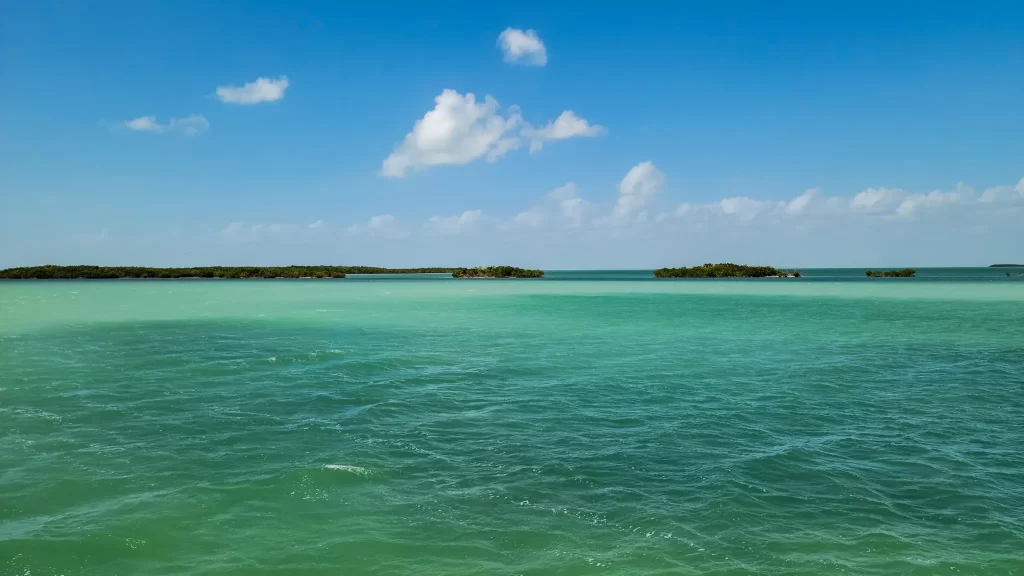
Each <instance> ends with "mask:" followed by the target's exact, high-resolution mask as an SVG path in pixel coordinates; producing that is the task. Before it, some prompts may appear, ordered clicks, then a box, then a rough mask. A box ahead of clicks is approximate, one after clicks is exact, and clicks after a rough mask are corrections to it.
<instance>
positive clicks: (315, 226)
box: [306, 220, 324, 230]
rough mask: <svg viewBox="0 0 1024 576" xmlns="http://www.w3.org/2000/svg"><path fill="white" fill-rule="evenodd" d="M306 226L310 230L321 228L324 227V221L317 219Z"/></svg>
mask: <svg viewBox="0 0 1024 576" xmlns="http://www.w3.org/2000/svg"><path fill="white" fill-rule="evenodd" d="M306 228H309V229H310V230H323V228H324V221H323V220H317V221H316V222H313V223H312V224H310V225H308V226H306Z"/></svg>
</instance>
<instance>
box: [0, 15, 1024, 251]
mask: <svg viewBox="0 0 1024 576" xmlns="http://www.w3.org/2000/svg"><path fill="white" fill-rule="evenodd" d="M506 31H507V32H506ZM502 39H505V40H507V42H504V43H503V42H502ZM1022 64H1024V5H1021V4H1020V3H1019V2H978V3H962V2H959V3H947V2H932V3H922V2H884V3H883V2H832V3H822V2H777V3H764V2H699V3H698V2H673V3H669V2H657V3H648V4H642V3H639V4H638V3H634V4H610V3H605V4H596V3H590V4H584V3H559V2H550V1H548V2H536V3H532V2H519V3H516V4H513V5H509V4H496V5H486V4H481V3H458V4H456V3H406V2H391V3H374V5H371V3H365V4H361V5H356V4H355V3H342V2H265V1H264V2H258V1H246V2H188V1H175V2H127V1H126V2H66V1H65V2H46V1H38V2H13V1H0V76H2V78H3V81H2V85H3V86H2V89H0V226H2V231H0V266H15V265H33V264H42V263H64V264H70V263H101V264H140V265H198V264H267V265H269V264H287V263H332V264H377V265H471V264H489V263H512V264H519V265H529V266H540V267H546V268H549V269H550V268H589V267H601V268H621V267H649V266H662V265H685V264H694V263H701V262H705V261H718V260H734V261H740V262H747V263H752V264H755V263H756V264H761V263H765V264H775V265H787V266H788V265H793V266H821V265H836V266H872V265H877V266H881V265H903V264H909V265H919V266H923V265H972V264H981V265H984V264H988V263H991V262H994V261H1000V260H1024V226H1021V225H1020V222H1022V221H1024V180H1022V179H1024V139H1022V138H1021V134H1022V133H1024V106H1022V105H1021V103H1022V102H1024V73H1022V70H1024V69H1022V67H1021V66H1022ZM260 79H262V81H261V80H260ZM218 89H220V90H218ZM470 94H472V95H473V98H472V99H470V97H469V95H470ZM531 148H533V149H532V150H531ZM389 158H390V159H391V160H390V161H388V159H389Z"/></svg>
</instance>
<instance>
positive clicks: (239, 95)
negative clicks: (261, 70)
mask: <svg viewBox="0 0 1024 576" xmlns="http://www.w3.org/2000/svg"><path fill="white" fill-rule="evenodd" d="M287 89H288V77H287V76H280V77H278V78H263V77H260V78H257V79H256V80H254V81H252V82H248V83H246V84H245V85H243V86H218V87H217V91H216V94H217V98H218V99H219V100H220V101H221V102H226V103H228V104H260V103H262V102H275V101H277V100H280V99H282V98H284V92H285V90H287Z"/></svg>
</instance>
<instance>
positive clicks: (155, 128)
mask: <svg viewBox="0 0 1024 576" xmlns="http://www.w3.org/2000/svg"><path fill="white" fill-rule="evenodd" d="M124 126H125V127H126V128H128V129H129V130H134V131H136V132H152V133H154V134H160V133H164V132H173V133H178V134H182V135H184V136H198V135H199V134H202V133H203V132H206V131H207V130H209V129H210V122H209V121H207V120H206V118H205V117H204V116H203V115H202V114H193V115H191V116H185V117H184V118H171V119H170V120H169V121H168V122H167V124H161V123H160V122H158V121H157V119H156V116H140V117H138V118H135V119H132V120H128V121H126V122H125V123H124Z"/></svg>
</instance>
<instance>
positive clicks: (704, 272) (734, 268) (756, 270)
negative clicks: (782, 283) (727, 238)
mask: <svg viewBox="0 0 1024 576" xmlns="http://www.w3.org/2000/svg"><path fill="white" fill-rule="evenodd" d="M654 276H655V277H656V278H769V277H780V278H789V277H792V278H799V277H800V271H799V270H780V269H777V268H772V267H771V266H744V265H742V264H731V263H724V264H704V265H702V266H694V267H692V268H659V269H657V270H655V271H654Z"/></svg>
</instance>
